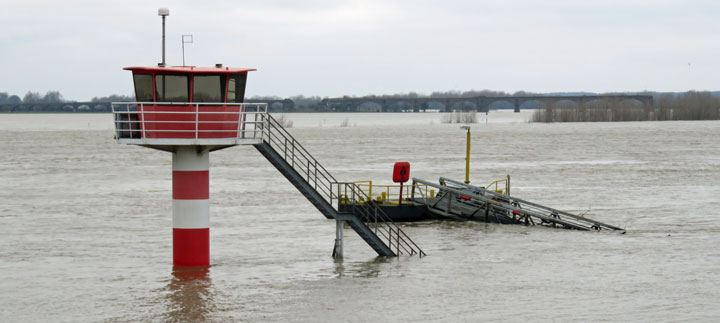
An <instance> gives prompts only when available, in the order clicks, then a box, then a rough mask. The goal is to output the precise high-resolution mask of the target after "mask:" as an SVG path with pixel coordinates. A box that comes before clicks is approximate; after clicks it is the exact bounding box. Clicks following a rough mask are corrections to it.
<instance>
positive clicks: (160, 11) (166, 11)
mask: <svg viewBox="0 0 720 323" xmlns="http://www.w3.org/2000/svg"><path fill="white" fill-rule="evenodd" d="M169 15H170V9H168V8H160V9H158V16H161V17H162V63H160V64H158V66H160V67H165V17H167V16H169Z"/></svg>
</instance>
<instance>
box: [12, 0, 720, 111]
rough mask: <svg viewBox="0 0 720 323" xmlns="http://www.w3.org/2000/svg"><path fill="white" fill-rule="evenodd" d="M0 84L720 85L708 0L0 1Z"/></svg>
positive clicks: (716, 24) (80, 92) (421, 88)
mask: <svg viewBox="0 0 720 323" xmlns="http://www.w3.org/2000/svg"><path fill="white" fill-rule="evenodd" d="M0 1H1V2H0V27H1V28H2V30H1V31H0V92H9V93H11V94H17V95H20V96H22V95H23V94H25V93H26V92H27V91H29V90H30V91H36V92H40V93H43V94H44V93H45V92H47V91H48V90H57V91H60V92H61V93H62V94H63V95H64V96H65V98H66V99H74V100H88V99H90V98H92V97H93V96H104V95H109V94H128V95H129V94H132V91H133V90H132V83H131V78H130V72H128V71H123V70H122V67H125V66H137V65H140V66H153V65H155V64H157V63H158V62H160V60H161V51H160V40H161V19H160V17H158V16H157V9H158V8H159V7H168V8H169V9H170V17H168V20H167V37H168V38H167V39H168V40H167V41H168V43H167V51H168V52H167V58H168V63H169V64H171V65H181V64H182V53H181V35H182V34H193V35H194V41H195V42H194V43H193V44H188V45H186V62H187V64H188V65H196V66H211V65H213V64H215V63H223V64H225V65H226V66H232V67H253V68H257V69H258V71H257V72H251V75H250V77H249V81H248V95H277V96H282V97H286V96H291V95H296V94H304V95H319V96H329V97H334V96H342V95H365V94H386V93H397V92H411V91H415V92H418V93H424V94H429V93H431V92H432V91H445V90H471V89H476V90H481V89H490V90H499V91H507V92H514V91H518V90H526V91H533V92H555V91H590V92H607V91H642V90H655V91H686V90H689V89H695V90H720V1H692V0H685V1H669V0H602V1H591V0H585V1H576V0H543V1H530V0H517V1H512V0H505V1H500V0H498V1H481V0H475V1H473V0H439V1H432V0H377V1H375V0H371V1H345V0H335V1H320V0H302V1H299V0H238V1H215V0H206V1H172V0H168V1H162V2H156V1H150V0H144V1H137V0H122V1H96V0H92V1H89V0H88V1H83V0H66V1H54V0H53V1H35V0H21V1H16V0H0Z"/></svg>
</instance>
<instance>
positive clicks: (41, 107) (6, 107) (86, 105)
mask: <svg viewBox="0 0 720 323" xmlns="http://www.w3.org/2000/svg"><path fill="white" fill-rule="evenodd" d="M245 103H267V105H268V107H269V108H270V109H271V110H275V111H292V110H294V109H295V102H293V101H292V100H290V99H277V100H246V101H245ZM0 112H111V107H110V102H109V101H108V102H59V103H14V104H0Z"/></svg>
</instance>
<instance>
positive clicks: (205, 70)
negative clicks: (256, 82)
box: [123, 66, 256, 74]
mask: <svg viewBox="0 0 720 323" xmlns="http://www.w3.org/2000/svg"><path fill="white" fill-rule="evenodd" d="M123 69H124V70H128V71H133V72H150V73H152V72H161V73H162V72H165V73H181V74H239V73H247V72H250V71H256V69H254V68H234V67H225V66H223V67H195V66H167V67H147V66H130V67H125V68H123Z"/></svg>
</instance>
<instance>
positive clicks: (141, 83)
mask: <svg viewBox="0 0 720 323" xmlns="http://www.w3.org/2000/svg"><path fill="white" fill-rule="evenodd" d="M133 80H134V81H135V98H136V100H138V102H152V101H153V84H152V75H150V74H135V75H133Z"/></svg>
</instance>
